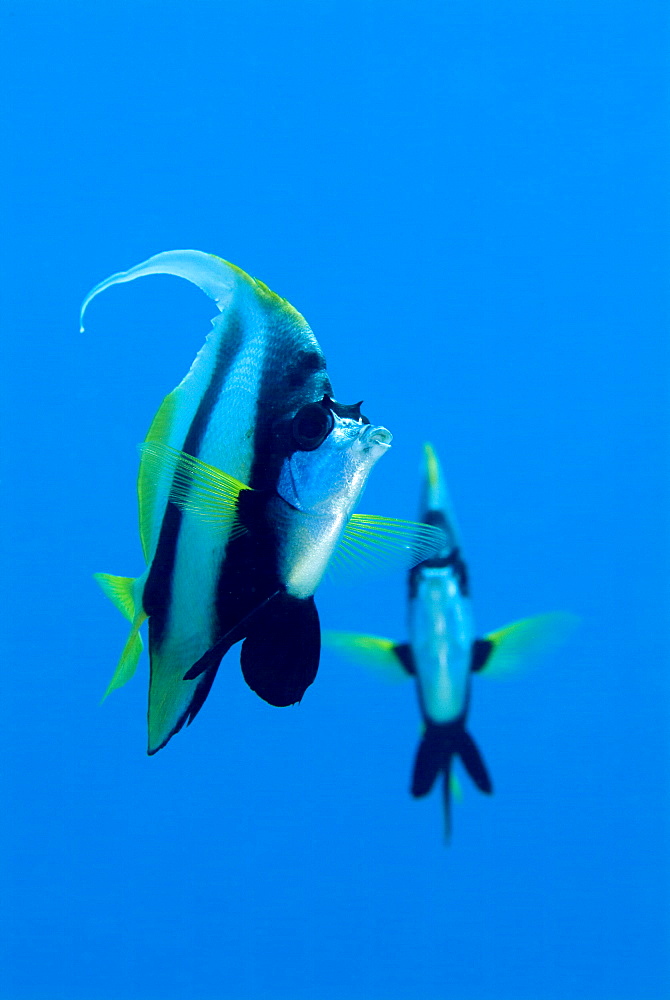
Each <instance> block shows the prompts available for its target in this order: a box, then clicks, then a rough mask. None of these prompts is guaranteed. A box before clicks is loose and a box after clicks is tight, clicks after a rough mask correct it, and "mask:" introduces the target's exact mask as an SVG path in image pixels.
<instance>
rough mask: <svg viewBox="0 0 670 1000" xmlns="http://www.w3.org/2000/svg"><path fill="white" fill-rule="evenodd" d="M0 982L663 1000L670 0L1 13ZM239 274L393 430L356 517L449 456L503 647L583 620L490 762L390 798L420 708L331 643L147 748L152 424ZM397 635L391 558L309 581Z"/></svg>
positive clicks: (115, 997)
mask: <svg viewBox="0 0 670 1000" xmlns="http://www.w3.org/2000/svg"><path fill="white" fill-rule="evenodd" d="M0 21H1V24H0V27H1V29H2V31H1V34H2V42H1V46H2V54H1V58H0V82H1V92H2V106H3V115H4V118H5V126H4V136H5V139H6V141H7V150H6V155H5V156H4V158H3V164H2V167H1V168H0V169H1V172H2V176H1V184H0V198H1V199H2V206H1V207H2V217H3V219H4V229H5V239H4V241H3V243H4V246H3V249H2V270H1V274H0V280H1V284H2V293H1V294H2V300H1V309H2V362H3V369H2V370H3V374H4V378H3V387H2V392H1V393H0V407H1V422H0V432H1V435H2V446H3V450H2V467H1V480H0V487H1V488H0V497H1V500H2V514H3V516H2V519H1V537H2V565H3V582H4V587H3V594H4V596H3V600H2V612H1V613H2V633H1V635H2V661H3V665H2V678H3V681H2V718H3V723H2V726H0V761H1V767H0V775H1V777H0V789H1V791H0V801H1V802H2V810H1V819H0V839H1V853H0V856H1V858H2V893H1V900H0V907H1V910H0V913H1V915H0V923H1V931H2V933H1V935H0V938H1V944H0V996H1V997H2V998H3V1000H79V998H81V1000H187V998H188V1000H191V998H192V1000H238V998H242V1000H342V998H348V1000H446V998H453V1000H494V998H495V1000H567V998H570V1000H573V998H574V1000H661V998H663V997H666V996H668V995H670V975H669V964H668V940H669V937H668V931H669V926H668V903H669V899H670V893H669V889H670V886H669V880H668V861H669V858H668V847H667V843H668V831H669V822H668V820H669V815H668V791H669V787H668V786H669V781H668V778H669V774H668V761H669V754H668V697H669V694H670V691H669V685H668V597H669V594H668V587H667V577H668V533H667V527H668V518H667V509H668V499H669V497H668V467H667V457H668V398H667V384H668V351H667V320H668V309H667V306H668V300H667V267H668V200H667V170H668V137H667V127H668V102H667V72H666V71H667V52H668V25H667V21H668V12H667V5H665V4H663V3H658V2H655V0H651V2H648V3H645V4H640V3H638V2H634V0H629V2H623V0H621V2H617V0H614V2H607V3H605V2H602V3H601V2H586V3H585V2H584V0H564V2H560V3H558V2H557V3H550V2H546V0H544V2H543V0H540V2H539V3H538V2H516V0H510V2H507V3H502V4H499V3H492V2H481V0H449V2H446V0H445V2H440V3H434V4H431V3H425V2H423V3H421V2H418V3H417V2H412V3H409V2H385V3H381V2H367V3H366V2H360V3H351V2H340V3H334V2H329V0H322V2H318V3H307V2H305V3H299V2H275V3H267V4H265V3H260V2H258V0H246V2H244V3H242V2H239V3H238V2H235V3H233V2H227V0H219V2H216V3H215V2H203V0H201V2H197V3H196V2H191V3H189V4H187V3H169V2H165V0H163V2H161V3H153V2H139V0H137V2H134V3H131V4H127V3H123V2H115V3H114V4H113V5H112V4H106V3H97V4H95V5H94V4H86V3H74V2H65V0H61V2H58V3H57V2H53V3H46V2H45V3H37V2H33V0H22V2H15V3H10V2H7V0H3V2H2V4H1V5H0ZM179 247H195V248H198V249H202V250H207V251H211V252H215V253H217V254H220V255H222V256H224V257H226V258H228V259H230V260H232V261H233V262H235V263H236V264H239V265H240V266H241V267H243V268H245V269H246V270H248V271H249V272H250V273H252V274H253V275H256V276H258V277H260V278H261V279H262V280H263V281H265V282H266V283H267V284H268V285H269V286H270V287H271V288H273V289H275V290H276V291H277V292H279V293H280V294H282V295H284V296H286V297H287V298H288V299H289V300H290V301H291V302H292V303H294V304H295V306H296V307H297V308H298V309H299V310H300V311H301V312H303V313H304V315H305V316H306V317H307V319H308V321H309V322H310V324H311V325H312V327H313V329H314V331H315V332H316V334H317V336H318V338H319V341H320V343H321V345H322V347H323V349H324V351H325V353H326V356H327V358H328V364H329V371H330V374H331V378H332V381H333V385H334V387H335V392H336V394H337V397H338V398H339V399H341V400H344V401H345V402H351V401H353V400H357V399H360V398H361V397H363V398H364V399H365V412H366V413H368V414H369V415H370V417H371V418H372V419H373V420H374V421H376V422H380V423H383V424H385V425H386V426H388V427H389V428H390V430H391V431H392V432H393V434H394V443H393V448H392V451H391V452H390V453H389V455H388V456H387V457H385V458H384V459H383V461H382V462H381V463H380V465H379V466H378V467H377V468H376V469H375V471H374V473H373V476H372V478H371V480H370V483H369V487H368V489H367V492H366V495H365V498H364V502H363V505H362V508H361V509H362V510H364V511H366V512H371V513H385V514H389V515H396V516H401V517H412V516H414V514H415V512H416V504H417V495H418V466H419V457H420V446H421V443H422V441H423V440H424V439H426V438H428V439H430V440H432V442H433V443H434V444H435V446H436V448H437V449H438V451H439V453H440V454H441V456H442V459H443V462H444V466H445V470H446V472H447V475H448V479H449V483H450V486H451V491H452V493H453V496H454V501H455V504H456V508H457V511H458V515H459V520H460V522H461V527H462V533H463V540H464V546H465V552H466V556H467V558H468V561H469V565H470V569H471V575H472V582H473V591H474V597H475V600H476V613H477V618H478V622H479V624H480V626H481V629H482V631H487V630H490V629H493V628H496V627H499V626H501V625H503V624H505V623H507V622H509V621H511V620H514V619H516V618H519V617H523V616H525V615H528V614H533V613H537V612H541V611H549V610H554V609H564V610H570V611H574V612H576V613H578V614H579V615H581V616H582V619H583V622H582V626H581V629H580V631H579V632H578V634H577V635H576V636H575V637H574V639H573V640H572V641H571V642H570V643H569V644H568V645H567V646H566V647H565V648H564V649H563V650H562V651H560V652H559V653H557V654H556V655H554V656H552V657H551V658H550V659H548V660H547V661H546V662H545V663H544V664H543V665H542V666H541V667H539V668H538V669H537V670H535V671H534V672H532V673H530V674H529V675H527V676H522V677H519V678H517V679H515V680H511V681H509V682H505V683H502V682H498V683H494V682H493V681H490V682H489V683H487V682H486V680H485V678H483V677H482V678H477V680H476V683H475V688H474V698H473V707H472V716H471V730H472V732H473V734H474V735H475V737H476V739H477V740H478V742H479V744H480V746H481V747H482V750H483V752H484V754H485V756H486V759H487V761H488V763H489V766H490V769H491V772H492V776H493V779H494V782H495V794H494V796H493V797H492V798H491V799H488V798H486V797H484V796H482V795H479V794H478V793H477V792H476V791H475V790H474V789H473V788H472V787H470V786H468V785H467V783H466V787H465V799H464V801H463V803H462V804H458V805H457V806H456V807H455V817H454V837H453V841H452V844H451V846H449V847H448V848H447V847H445V845H444V843H443V839H442V817H441V809H440V802H439V797H438V796H437V795H433V796H432V797H431V798H429V799H427V800H424V801H422V802H415V801H412V800H411V799H410V797H409V795H408V793H407V786H408V781H409V773H410V766H411V760H412V756H413V753H414V748H415V745H416V741H417V738H418V731H419V726H418V714H417V709H416V704H415V700H414V696H413V693H412V690H411V687H400V688H392V687H386V686H384V685H383V684H380V683H379V682H378V681H377V680H376V679H375V678H373V677H369V676H367V675H365V674H364V673H359V672H358V671H357V670H356V669H355V668H354V667H349V666H347V665H345V664H343V663H341V662H339V661H337V660H335V659H334V658H332V657H330V656H328V655H325V656H324V658H323V662H322V666H321V670H320V673H319V676H318V679H317V682H316V683H315V684H314V686H313V688H311V689H310V690H309V691H308V693H307V695H306V696H305V699H304V701H303V703H302V705H301V706H300V707H299V708H295V709H292V710H283V711H280V710H276V709H271V708H270V707H269V706H267V705H265V704H264V703H262V702H261V701H260V700H259V699H257V698H256V697H255V696H254V695H253V694H252V693H251V692H250V691H249V690H248V689H247V688H246V686H245V685H244V682H243V680H242V677H241V674H240V671H239V668H238V665H237V661H236V656H235V654H231V655H230V656H229V657H228V659H227V660H226V661H225V663H224V666H223V667H222V669H221V670H220V672H219V676H218V678H217V681H216V683H215V685H214V688H213V691H212V694H211V697H210V698H209V700H208V702H207V704H206V706H205V708H204V710H203V712H202V713H201V715H200V717H199V718H198V719H197V722H196V723H195V724H194V725H193V726H192V727H191V728H190V729H189V730H187V731H184V732H183V733H181V734H180V735H179V736H178V737H176V738H175V739H174V740H173V741H172V742H171V743H170V745H169V747H168V748H167V749H166V750H163V751H162V752H161V753H160V754H158V755H157V756H156V757H154V758H151V759H150V758H148V757H147V756H146V755H145V703H146V678H147V664H146V661H143V662H142V664H141V667H140V669H139V671H138V675H137V677H136V678H135V679H134V680H133V682H132V683H131V684H129V685H128V686H127V687H126V688H125V689H123V690H122V691H120V692H117V693H116V694H114V696H113V697H110V698H109V699H108V700H107V702H105V704H104V705H102V706H100V704H99V701H100V697H101V695H102V693H103V691H104V689H105V687H106V684H107V682H108V680H109V678H110V676H111V673H112V671H113V668H114V665H115V663H116V660H117V658H118V655H119V652H120V649H121V647H122V645H123V642H124V641H125V635H126V628H127V626H126V623H125V622H124V621H123V620H122V619H121V617H120V615H119V614H118V613H117V612H116V610H115V609H114V608H113V607H112V605H111V604H110V603H109V602H108V601H107V600H106V599H105V598H104V597H103V595H102V594H101V592H100V591H99V590H98V588H97V587H96V586H95V584H94V582H93V581H92V579H91V574H92V573H93V572H94V571H100V570H101V571H107V572H111V573H118V574H122V575H136V574H138V573H140V572H141V570H142V568H143V563H142V556H141V550H140V546H139V540H138V534H137V525H136V505H135V477H136V468H137V453H136V450H135V446H136V444H137V443H138V442H139V441H140V440H141V439H142V438H143V436H144V434H145V432H146V429H147V427H148V425H149V422H150V420H151V417H152V415H153V413H154V412H155V410H156V408H157V406H158V404H159V402H160V400H161V399H162V397H163V396H164V395H165V394H166V393H167V392H168V391H169V390H171V389H172V388H173V387H174V386H175V385H176V384H177V382H178V381H179V380H180V379H181V378H182V377H183V375H184V374H185V372H186V370H187V369H188V367H189V365H190V363H191V361H192V359H193V357H194V356H195V353H196V351H197V350H198V349H199V347H200V346H201V344H202V341H203V339H204V336H205V334H206V332H207V330H208V329H209V320H210V318H211V317H212V316H213V315H214V312H215V309H214V306H213V303H211V302H209V301H208V300H207V299H206V298H205V297H204V296H203V295H202V294H201V293H200V292H199V291H198V290H197V289H195V288H194V287H192V286H190V285H188V284H186V283H185V282H179V281H178V280H177V279H171V278H165V277H161V278H159V277H156V278H148V279H144V280H143V281H141V282H137V283H135V284H133V285H127V286H124V287H122V288H116V289H113V290H112V291H110V292H108V293H107V294H106V295H105V297H104V298H101V299H99V300H97V301H96V302H95V303H94V305H93V306H92V307H91V309H90V311H89V316H88V327H87V332H86V334H85V335H80V334H79V332H78V315H77V311H78V307H79V303H80V301H81V299H82V297H83V295H84V294H85V293H86V291H87V290H88V289H89V288H90V287H91V286H92V285H94V284H95V283H96V282H97V281H99V280H101V279H102V278H104V277H105V276H107V275H108V274H110V273H112V272H114V271H117V270H121V269H124V268H126V267H129V266H131V265H133V264H135V263H137V262H139V261H141V260H143V259H145V258H146V257H148V256H149V255H151V254H153V253H156V252H158V251H161V250H165V249H170V248H179ZM318 605H319V608H320V613H321V618H322V622H323V624H324V625H325V626H326V627H331V628H345V629H355V630H364V631H373V632H377V633H379V634H381V635H389V636H395V637H398V638H403V637H404V635H405V621H404V616H405V610H404V580H403V578H402V575H400V574H398V575H396V576H393V577H389V578H388V579H381V580H375V581H372V582H368V583H358V584H356V585H353V586H351V587H349V588H346V587H337V588H336V587H334V586H332V585H330V584H324V586H323V588H322V590H321V591H320V592H319V595H318Z"/></svg>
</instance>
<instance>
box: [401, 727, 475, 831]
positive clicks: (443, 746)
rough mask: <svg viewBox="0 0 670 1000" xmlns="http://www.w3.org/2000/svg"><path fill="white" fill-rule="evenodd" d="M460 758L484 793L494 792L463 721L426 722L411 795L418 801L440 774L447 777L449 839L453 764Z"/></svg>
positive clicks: (445, 796) (416, 761) (445, 812)
mask: <svg viewBox="0 0 670 1000" xmlns="http://www.w3.org/2000/svg"><path fill="white" fill-rule="evenodd" d="M456 756H458V757H460V758H461V760H462V762H463V766H464V767H465V770H466V771H467V772H468V774H469V775H470V777H471V778H472V780H473V781H474V783H475V785H476V786H477V788H478V789H479V790H480V791H481V792H486V793H491V792H492V791H493V785H492V784H491V779H490V777H489V773H488V771H487V769H486V765H485V764H484V761H483V759H482V755H481V753H480V752H479V750H478V748H477V745H476V744H475V741H474V740H473V739H472V737H471V736H470V734H469V733H467V732H466V731H465V727H464V724H463V720H462V719H458V720H456V721H455V722H447V723H444V724H442V725H439V724H437V723H435V722H427V723H426V731H425V733H424V734H423V737H422V739H421V742H420V743H419V748H418V750H417V752H416V757H415V759H414V772H413V774H412V785H411V792H412V795H413V796H414V797H415V798H422V797H423V796H424V795H428V793H429V792H430V790H431V789H432V787H433V785H434V784H435V781H436V780H437V777H438V775H439V774H440V773H442V774H443V775H444V786H443V790H442V796H443V802H444V827H445V836H446V837H447V839H449V836H450V833H451V788H450V778H451V765H452V762H453V759H454V757H456Z"/></svg>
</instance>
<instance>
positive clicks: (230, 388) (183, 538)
mask: <svg viewBox="0 0 670 1000" xmlns="http://www.w3.org/2000/svg"><path fill="white" fill-rule="evenodd" d="M216 322H217V323H219V324H221V323H224V322H225V321H224V317H219V318H218V319H217V321H216ZM244 324H245V330H244V334H243V336H244V342H243V346H242V348H241V350H240V352H239V354H238V355H237V357H236V358H235V360H234V362H233V365H232V367H231V369H230V371H229V373H228V376H227V378H226V379H225V382H224V384H223V388H222V391H221V392H220V394H219V396H218V399H217V402H216V406H215V407H214V409H213V411H212V414H211V416H210V419H209V422H208V424H207V430H206V431H205V434H204V436H203V440H202V443H201V445H200V448H199V453H198V457H199V458H201V459H202V460H203V461H204V462H207V463H208V464H209V465H214V466H216V467H217V468H219V469H223V471H224V472H227V473H228V474H229V475H231V476H234V477H235V478H236V479H239V480H240V481H241V482H243V483H248V482H249V477H250V473H251V466H252V462H253V457H254V456H253V437H254V427H255V422H256V406H257V403H258V393H259V387H260V379H261V374H262V371H263V358H264V350H265V346H264V335H265V330H264V327H263V325H262V319H261V318H260V317H257V316H254V315H253V312H252V313H251V315H249V312H247V311H245V314H244ZM205 389H206V386H205ZM182 444H183V442H182ZM175 447H180V445H175ZM227 545H228V534H227V533H225V534H218V535H215V534H214V533H213V532H212V531H211V529H210V528H208V527H207V526H206V525H203V524H202V521H201V520H199V519H198V518H196V517H194V516H192V515H190V514H188V513H184V514H183V516H182V524H181V528H180V531H179V538H178V542H177V551H176V557H175V565H174V572H173V577H172V601H171V604H170V613H169V617H168V623H167V629H166V633H165V636H164V639H163V642H162V643H161V648H160V658H161V661H162V662H164V661H167V660H172V659H174V661H175V662H178V663H179V664H180V667H183V664H184V663H188V664H190V665H192V664H193V663H195V662H196V661H197V660H199V659H200V657H201V656H203V654H204V653H206V652H207V650H208V649H210V648H211V646H213V645H214V643H215V642H216V641H217V640H218V638H219V636H218V635H216V634H215V633H214V626H215V624H216V622H215V614H214V609H215V603H216V587H217V583H218V578H219V571H220V569H221V565H222V563H223V560H224V557H225V552H226V547H227ZM182 672H183V670H182Z"/></svg>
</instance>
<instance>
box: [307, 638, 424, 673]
mask: <svg viewBox="0 0 670 1000" xmlns="http://www.w3.org/2000/svg"><path fill="white" fill-rule="evenodd" d="M321 642H322V644H323V646H324V647H325V648H326V649H331V650H332V651H333V652H335V653H339V654H340V655H341V656H343V657H344V658H345V659H347V660H349V661H351V662H352V663H355V664H356V665H357V666H363V667H366V668H367V669H369V670H373V671H374V672H375V673H376V674H377V675H378V676H380V677H383V678H384V680H387V681H393V682H397V681H406V680H407V678H408V677H410V676H411V672H410V671H409V670H408V669H407V667H406V666H405V662H404V656H403V655H401V654H400V653H399V652H398V651H399V650H401V649H405V647H404V646H403V647H401V646H398V645H397V644H396V643H395V642H394V641H393V639H383V638H382V637H381V636H378V635H361V634H360V633H358V632H335V631H325V632H323V633H322V634H321Z"/></svg>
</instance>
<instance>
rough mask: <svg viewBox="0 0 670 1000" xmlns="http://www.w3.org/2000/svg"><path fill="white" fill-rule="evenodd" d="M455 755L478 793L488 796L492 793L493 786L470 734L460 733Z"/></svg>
mask: <svg viewBox="0 0 670 1000" xmlns="http://www.w3.org/2000/svg"><path fill="white" fill-rule="evenodd" d="M457 753H458V756H459V757H460V758H461V760H462V761H463V767H464V768H465V770H466V771H467V772H468V774H469V775H470V777H471V778H472V780H473V781H474V783H475V785H476V786H477V788H478V789H479V791H480V792H485V793H486V794H487V795H490V794H491V792H492V791H493V784H492V782H491V778H490V776H489V772H488V770H487V767H486V764H485V763H484V758H483V757H482V755H481V753H480V751H479V747H478V746H477V744H476V743H475V741H474V740H473V738H472V736H470V733H466V731H465V730H463V731H462V733H461V738H460V740H459V741H458V747H457Z"/></svg>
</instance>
